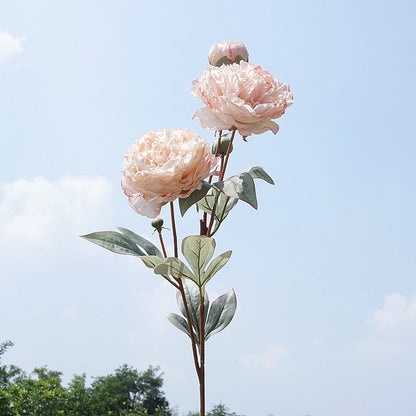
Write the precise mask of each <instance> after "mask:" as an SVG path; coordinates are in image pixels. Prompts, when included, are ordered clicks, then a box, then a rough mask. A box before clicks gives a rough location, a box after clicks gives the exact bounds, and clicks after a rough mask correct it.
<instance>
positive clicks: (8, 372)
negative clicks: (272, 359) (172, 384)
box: [0, 341, 238, 416]
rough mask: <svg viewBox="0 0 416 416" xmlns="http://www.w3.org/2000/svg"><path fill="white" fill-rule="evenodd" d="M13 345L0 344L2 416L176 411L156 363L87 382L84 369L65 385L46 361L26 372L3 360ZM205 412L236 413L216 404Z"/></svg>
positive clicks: (157, 415) (167, 414)
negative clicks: (142, 368) (140, 369)
mask: <svg viewBox="0 0 416 416" xmlns="http://www.w3.org/2000/svg"><path fill="white" fill-rule="evenodd" d="M12 346H13V343H12V342H11V341H5V342H3V343H0V415H1V416H23V415H25V416H175V411H174V410H172V409H171V408H170V406H169V402H168V400H167V399H166V396H165V393H164V392H163V390H162V386H163V377H162V373H161V372H160V369H159V368H158V367H152V366H150V367H149V368H148V369H147V370H145V371H142V372H139V371H138V370H136V369H134V368H133V367H130V366H128V365H127V364H124V365H122V366H121V367H119V368H117V369H116V370H115V371H114V373H112V374H109V375H106V376H100V377H95V378H94V381H93V382H92V383H91V385H89V386H88V385H87V381H86V375H85V374H82V375H74V376H73V378H72V380H71V381H70V382H69V383H68V385H67V386H64V385H63V383H62V373H61V372H59V371H53V370H50V369H48V368H47V367H46V366H45V367H40V368H35V369H34V370H33V372H32V373H31V374H29V375H28V374H26V373H25V372H24V371H23V370H22V369H20V368H19V367H17V366H15V365H4V364H2V356H3V355H4V353H5V352H6V351H7V349H9V348H10V347H12ZM186 416H198V414H196V413H192V412H189V413H188V414H187V415H186ZM207 416H238V415H236V414H235V413H230V412H229V411H228V409H227V408H226V407H225V406H224V405H223V404H219V405H217V406H215V407H214V408H213V409H212V410H211V412H209V413H208V414H207Z"/></svg>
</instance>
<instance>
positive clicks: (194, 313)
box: [176, 279, 209, 344]
mask: <svg viewBox="0 0 416 416" xmlns="http://www.w3.org/2000/svg"><path fill="white" fill-rule="evenodd" d="M182 283H183V289H184V293H185V298H186V303H187V305H188V310H189V315H190V317H191V324H192V327H193V329H194V335H195V339H196V341H197V343H198V344H199V317H200V304H199V301H200V290H201V289H200V288H199V287H198V286H197V285H196V284H195V283H194V282H192V281H191V280H189V279H183V280H182ZM202 290H203V293H204V320H205V321H206V319H207V315H208V310H209V299H208V294H207V293H206V291H205V290H204V289H202ZM176 301H177V303H178V307H179V310H180V311H181V313H182V315H183V316H184V317H185V318H186V311H185V305H184V302H183V299H182V295H181V294H180V292H179V291H178V292H176Z"/></svg>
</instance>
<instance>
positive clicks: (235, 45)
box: [208, 40, 248, 66]
mask: <svg viewBox="0 0 416 416" xmlns="http://www.w3.org/2000/svg"><path fill="white" fill-rule="evenodd" d="M208 61H209V63H210V64H211V65H214V66H221V65H223V64H226V65H229V64H233V63H237V64H238V63H239V62H240V61H245V62H248V52H247V48H246V47H245V45H244V43H243V42H239V41H236V40H230V41H228V42H221V43H216V44H215V45H214V46H213V47H212V48H211V49H210V50H209V53H208Z"/></svg>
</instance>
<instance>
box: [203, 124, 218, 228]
mask: <svg viewBox="0 0 416 416" xmlns="http://www.w3.org/2000/svg"><path fill="white" fill-rule="evenodd" d="M221 139H222V130H220V131H219V132H218V139H217V148H216V150H215V157H218V154H219V152H220V148H221ZM222 164H223V157H221V168H220V172H221V170H222ZM213 177H214V175H210V176H209V178H208V183H209V184H211V183H212V178H213ZM207 221H208V214H207V213H206V212H204V214H203V215H202V220H201V221H200V235H208V234H207V231H208V228H207Z"/></svg>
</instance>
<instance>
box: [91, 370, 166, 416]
mask: <svg viewBox="0 0 416 416" xmlns="http://www.w3.org/2000/svg"><path fill="white" fill-rule="evenodd" d="M158 370H159V369H158V368H153V367H149V368H148V369H147V370H146V371H144V372H142V373H139V372H138V371H137V370H135V369H133V368H132V367H128V366H127V365H126V364H124V365H123V366H121V367H120V368H118V369H117V370H116V371H115V374H110V375H108V376H104V377H98V378H96V379H95V381H94V382H93V383H92V403H93V411H94V415H95V414H97V416H98V415H101V414H106V415H109V416H121V415H127V414H131V415H135V414H137V415H142V414H143V415H160V416H171V411H170V409H169V403H168V401H167V400H166V397H165V395H164V393H163V392H162V391H161V387H162V385H163V379H162V376H161V374H157V371H158Z"/></svg>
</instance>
